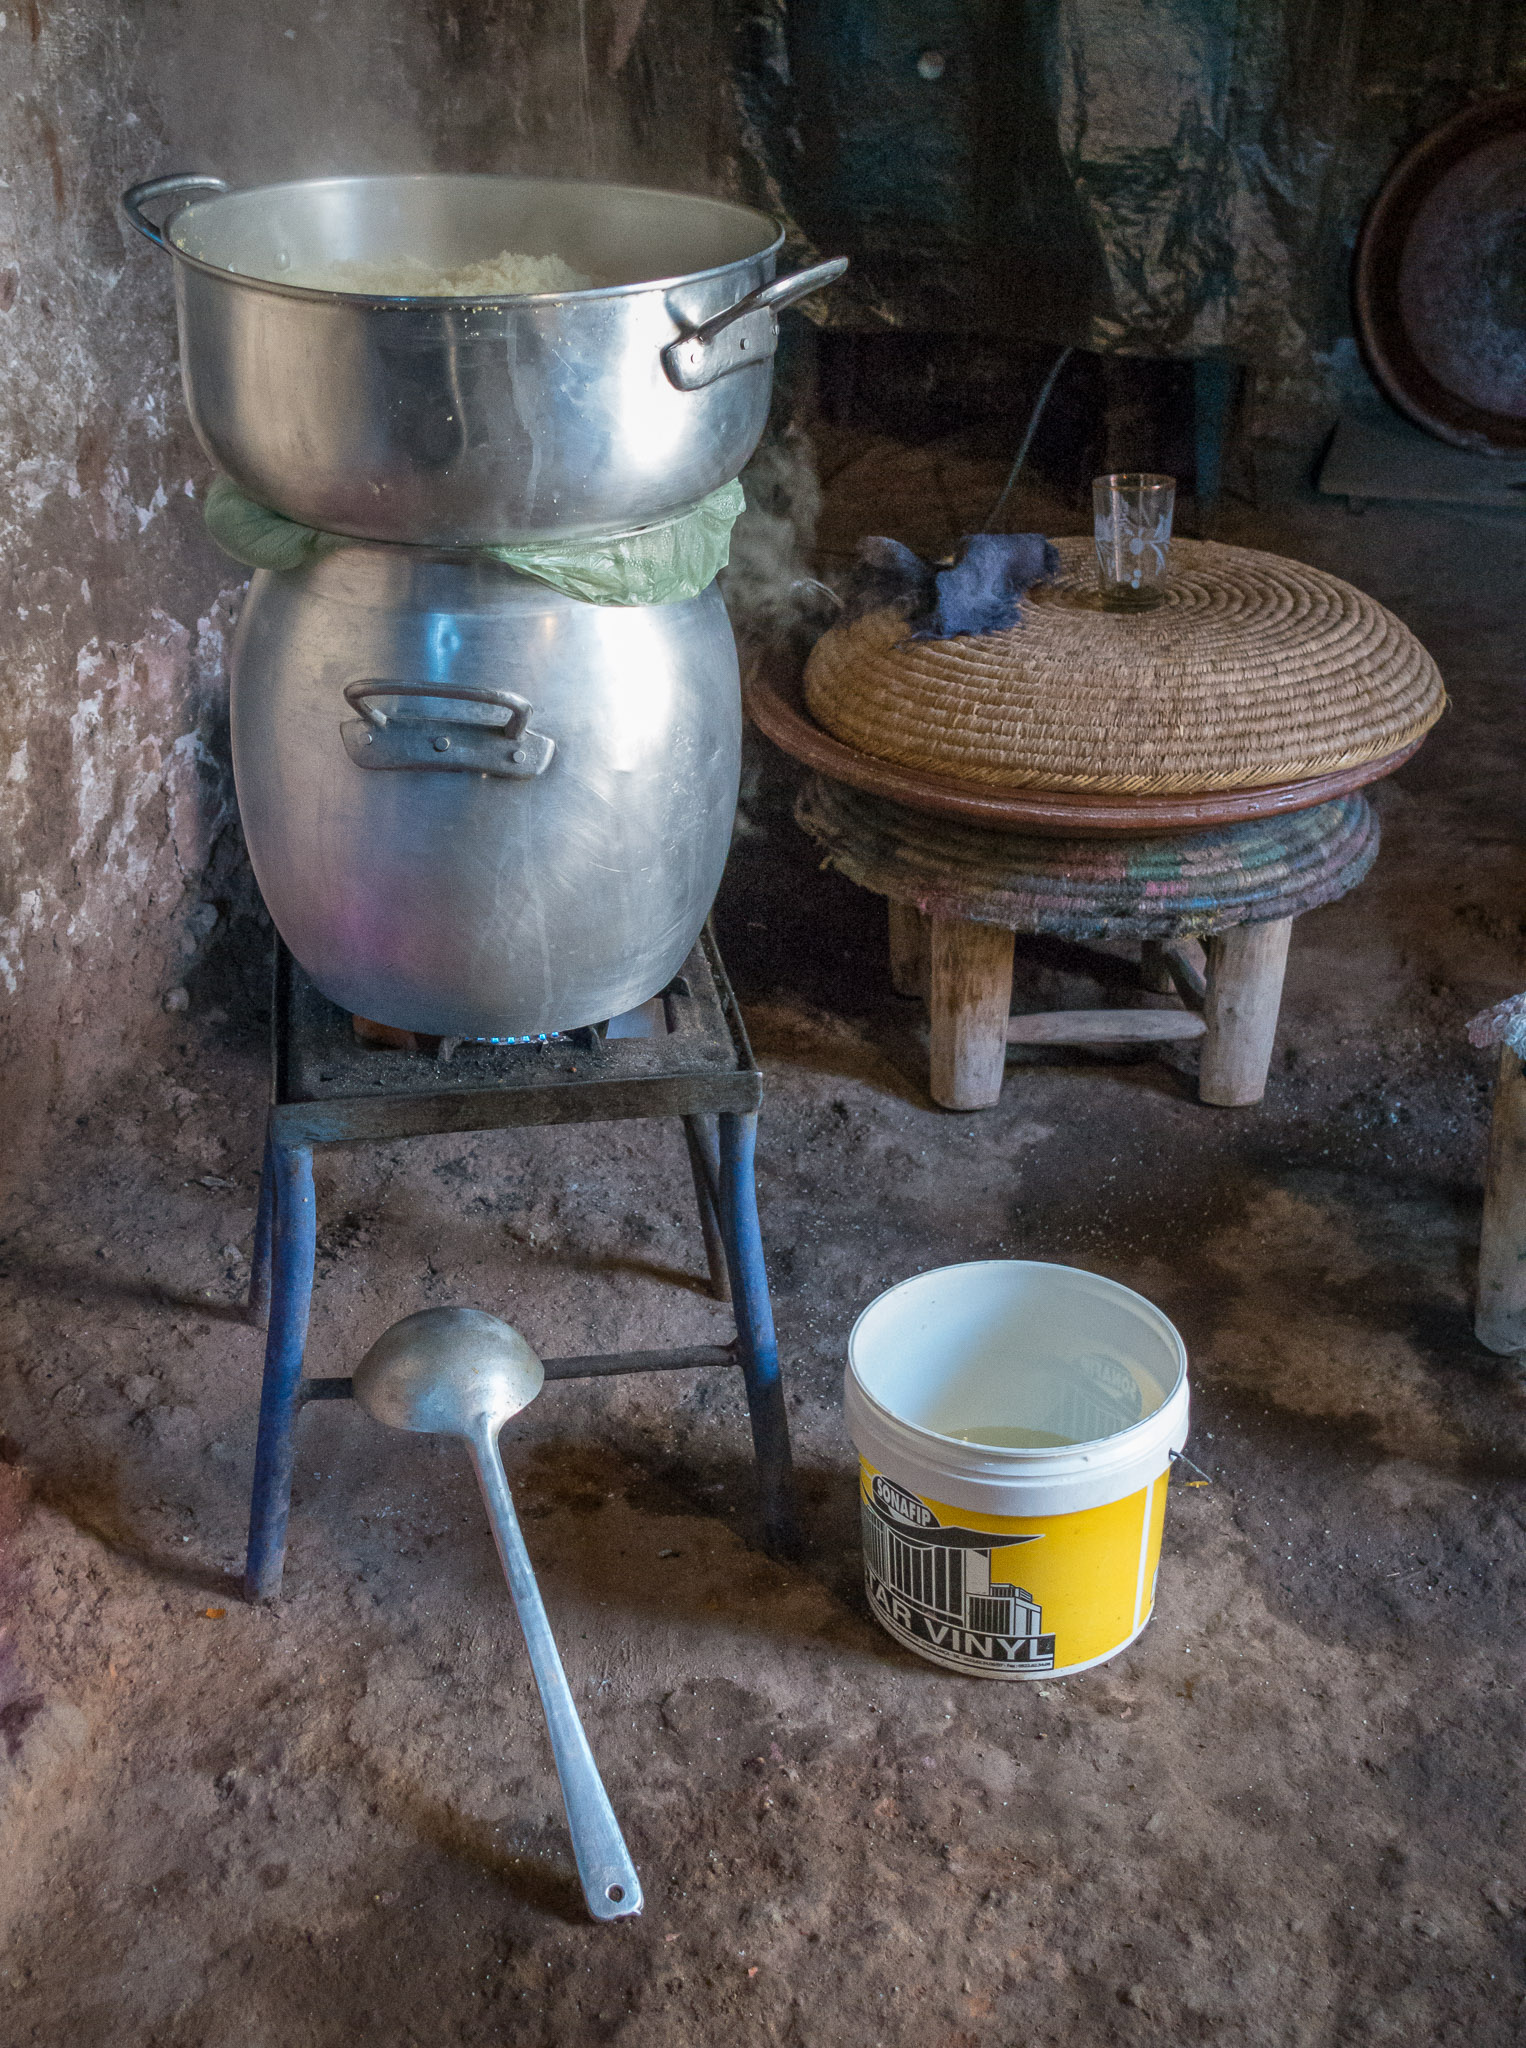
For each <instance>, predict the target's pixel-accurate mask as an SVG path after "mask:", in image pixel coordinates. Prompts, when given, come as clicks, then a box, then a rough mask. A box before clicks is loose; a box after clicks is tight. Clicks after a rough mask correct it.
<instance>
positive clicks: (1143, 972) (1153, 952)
mask: <svg viewBox="0 0 1526 2048" xmlns="http://www.w3.org/2000/svg"><path fill="white" fill-rule="evenodd" d="M1139 986H1140V987H1141V988H1146V989H1148V990H1149V991H1150V994H1151V995H1152V996H1174V995H1175V994H1176V983H1175V982H1174V981H1173V980H1172V979H1171V969H1170V968H1169V967H1168V966H1167V964H1166V949H1165V947H1164V946H1163V945H1162V944H1161V942H1160V940H1159V939H1146V940H1145V941H1144V943H1143V944H1142V945H1141V946H1140V948H1139Z"/></svg>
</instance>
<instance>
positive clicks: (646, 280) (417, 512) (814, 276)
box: [122, 176, 847, 547]
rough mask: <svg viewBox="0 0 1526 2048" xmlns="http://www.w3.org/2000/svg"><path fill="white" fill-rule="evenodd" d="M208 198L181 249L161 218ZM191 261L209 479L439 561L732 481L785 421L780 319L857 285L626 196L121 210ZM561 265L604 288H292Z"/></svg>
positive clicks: (526, 190) (758, 229) (442, 195)
mask: <svg viewBox="0 0 1526 2048" xmlns="http://www.w3.org/2000/svg"><path fill="white" fill-rule="evenodd" d="M190 192H200V193H201V194H202V196H201V197H200V198H198V199H195V200H194V201H192V202H191V203H190V204H185V203H182V204H181V205H180V206H179V207H178V209H176V210H172V211H171V213H170V215H169V217H168V221H167V224H166V225H165V227H164V228H163V229H162V230H161V228H159V227H157V226H155V225H154V223H153V221H152V220H151V219H150V218H149V217H148V215H147V214H145V212H144V211H143V209H144V207H145V205H146V204H148V203H149V202H150V201H153V200H164V199H169V198H172V197H173V198H176V199H179V200H181V201H182V202H183V201H184V200H185V196H186V194H187V193H190ZM122 206H123V210H124V212H125V214H126V216H127V218H128V220H129V221H131V223H132V225H133V226H134V227H135V228H137V229H138V230H139V231H140V232H141V233H142V234H144V235H146V236H148V238H149V240H150V241H152V242H154V243H155V244H156V245H157V246H158V247H160V248H162V249H167V250H168V251H169V253H170V255H171V256H172V257H173V258H174V263H175V298H176V304H177V307H178V311H179V321H180V366H181V372H182V375H183V377H184V381H185V395H186V403H187V405H188V406H189V407H190V413H191V421H192V424H193V425H194V427H195V429H196V434H197V437H198V439H199V440H200V442H201V444H202V446H203V447H204V448H205V449H206V451H207V453H208V455H210V456H211V458H212V460H213V461H214V462H215V463H217V464H218V466H219V467H220V468H222V469H224V470H226V471H227V473H228V474H229V476H231V477H232V478H233V480H234V482H235V483H237V484H238V485H239V486H240V487H241V488H242V489H243V490H244V491H246V492H247V493H248V495H249V496H250V497H251V498H254V499H255V500H256V501H257V502H258V503H260V504H262V505H268V506H270V507H271V508H272V509H273V510H275V511H277V512H284V513H285V514H286V515H287V517H288V518H291V519H298V520H301V521H302V522H303V523H304V524H306V525H309V526H317V527H322V528H324V529H326V530H327V531H328V532H331V533H347V534H356V535H360V536H362V537H363V538H366V539H370V540H390V541H412V542H418V543H423V544H425V545H427V546H434V547H470V546H478V545H482V544H491V543H492V542H495V541H498V542H511V541H519V540H530V539H541V538H549V537H552V536H576V535H581V534H591V533H599V532H619V531H627V530H629V529H631V528H634V527H639V526H643V525H647V524H650V523H651V522H652V521H654V520H658V519H664V518H667V517H669V516H670V515H672V514H674V513H676V512H681V511H686V510H687V509H688V508H689V507H690V506H693V505H696V504H698V503H699V501H700V499H701V498H703V497H704V496H705V495H706V494H707V493H708V492H710V491H713V490H715V489H716V488H717V487H718V486H719V485H721V484H724V483H729V482H730V481H731V479H732V478H733V477H734V476H736V475H737V474H738V472H739V471H740V470H741V468H742V466H743V464H744V463H745V462H746V461H747V458H748V457H749V456H750V455H751V453H752V451H753V449H754V448H755V447H756V446H757V443H758V437H759V435H760V434H761V433H762V431H763V425H764V422H765V420H766V419H767V416H768V402H769V395H770V390H771V385H772V377H773V363H772V358H773V353H774V347H775V343H776V341H777V338H778V318H777V316H778V312H779V309H780V308H781V307H783V306H785V305H788V304H789V303H790V302H791V301H792V300H794V299H797V298H801V297H803V296H804V295H805V294H806V293H807V292H810V291H814V290H816V289H817V288H818V287H819V286H821V285H823V284H826V283H829V282H830V281H831V279H832V278H834V277H837V276H839V275H840V274H841V272H842V271H843V270H844V269H845V268H846V267H847V266H846V262H845V261H843V260H837V261H834V262H832V263H823V264H818V265H817V266H815V268H813V269H811V270H807V271H802V272H800V273H799V274H798V275H796V276H794V277H789V278H783V279H779V280H777V281H771V280H773V279H774V261H775V256H776V252H777V251H778V248H779V244H780V241H781V239H782V237H781V234H780V231H779V228H778V226H777V224H776V223H775V222H774V221H773V220H772V219H770V217H769V216H768V215H767V214H763V213H756V212H754V211H753V210H752V209H751V208H750V207H745V206H731V205H727V204H725V203H723V202H721V201H719V200H714V199H698V198H692V197H685V196H683V195H680V194H677V193H671V192H648V191H643V190H641V189H640V188H638V187H636V186H630V185H597V184H587V183H576V182H572V181H561V180H543V179H533V178H499V177H444V176H418V177H385V178H322V179H313V180H309V181H305V182H302V183H296V184H289V185H264V186H258V187H255V188H253V189H251V190H249V191H244V192H230V191H229V190H228V189H227V187H226V186H225V185H224V184H223V183H222V181H221V180H220V179H217V178H201V177H192V176H180V177H173V178H155V179H152V180H150V181H149V182H148V183H147V184H144V185H135V186H134V187H133V188H132V189H131V191H129V192H127V193H125V194H124V195H123V200H122ZM505 249H508V250H512V251H514V252H515V253H518V254H522V255H542V256H543V255H557V256H561V257H563V258H564V259H565V260H566V261H567V262H568V263H570V264H571V265H572V266H573V268H574V269H576V270H578V271H581V272H582V273H583V274H584V275H588V276H592V277H594V278H595V279H596V280H597V281H598V282H597V285H596V287H595V288H594V289H593V290H589V291H574V292H560V293H543V294H539V295H535V296H529V297H517V298H505V297H498V298H491V297H490V298H483V299H480V300H479V299H472V300H466V299H441V298H404V297H398V298H381V297H375V296H369V295H366V294H362V293H352V292H342V291H318V290H311V289H305V288H300V287H298V286H296V285H290V284H284V283H282V282H280V281H279V280H280V278H281V275H282V273H283V272H285V271H288V270H290V271H293V272H296V273H299V274H300V273H301V272H302V271H304V270H308V271H309V272H310V271H311V270H312V269H313V268H315V267H321V266H324V265H326V264H328V263H331V262H333V261H335V260H357V259H358V260H362V261H366V262H383V261H386V260H387V259H389V258H395V257H397V256H398V255H400V254H412V255H415V256H419V257H422V258H424V259H426V260H428V261H430V262H436V261H437V262H438V264H439V267H440V269H441V270H442V271H449V270H452V269H455V268H457V267H459V266H462V265H464V264H468V263H472V262H475V261H477V260H479V259H481V258H483V257H489V256H495V255H498V254H499V253H500V252H501V251H503V250H505Z"/></svg>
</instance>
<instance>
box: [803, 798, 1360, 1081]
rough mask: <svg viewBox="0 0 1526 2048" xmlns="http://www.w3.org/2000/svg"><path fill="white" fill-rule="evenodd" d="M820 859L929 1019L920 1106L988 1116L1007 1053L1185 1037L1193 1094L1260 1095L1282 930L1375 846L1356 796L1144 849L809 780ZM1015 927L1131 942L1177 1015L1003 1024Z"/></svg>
mask: <svg viewBox="0 0 1526 2048" xmlns="http://www.w3.org/2000/svg"><path fill="white" fill-rule="evenodd" d="M795 816H796V819H797V821H798V822H799V824H800V825H801V826H802V827H803V828H804V830H805V831H806V832H808V833H809V834H810V836H811V837H812V838H813V839H814V840H816V842H817V843H818V844H819V845H820V846H821V848H822V849H823V851H824V853H825V855H826V859H827V862H828V863H829V864H830V865H831V866H833V867H835V868H837V869H838V870H839V871H840V872H841V873H842V874H844V875H846V876H847V877H848V879H849V880H850V881H853V882H856V883H858V884H859V885H860V887H862V888H865V889H871V890H873V891H874V892H875V893H876V894H878V895H881V896H884V897H886V898H888V900H889V906H890V974H891V981H892V983H893V985H894V986H895V988H896V989H897V990H898V991H899V992H900V993H901V994H903V995H919V996H921V997H922V998H923V1000H924V1001H925V1002H926V1003H927V1006H928V1011H929V1015H930V1021H931V1027H932V1030H931V1075H930V1079H929V1084H928V1085H929V1089H930V1092H931V1094H932V1097H933V1100H934V1101H935V1102H937V1103H939V1104H941V1105H942V1107H943V1108H945V1109H960V1110H968V1109H988V1108H990V1107H991V1106H992V1105H993V1104H994V1103H995V1102H997V1101H998V1100H999V1099H1000V1095H1001V1084H1002V1076H1003V1071H1004V1067H1005V1062H1006V1054H1007V1047H1008V1046H1009V1045H1013V1044H1024V1045H1036V1044H1037V1045H1063V1044H1072V1045H1096V1044H1104V1043H1113V1044H1116V1043H1119V1042H1124V1041H1135V1042H1138V1041H1152V1040H1153V1041H1157V1042H1158V1041H1162V1040H1169V1039H1188V1038H1200V1039H1201V1040H1202V1047H1203V1051H1202V1064H1201V1068H1200V1072H1199V1080H1198V1094H1199V1098H1200V1099H1201V1100H1202V1101H1204V1102H1209V1103H1216V1104H1221V1105H1224V1106H1226V1107H1238V1106H1242V1105H1245V1104H1249V1103H1253V1102H1259V1101H1260V1100H1261V1098H1262V1096H1263V1094H1264V1093H1265V1092H1266V1076H1267V1069H1268V1067H1269V1066H1270V1063H1271V1056H1272V1040H1273V1037H1274V1035H1275V1033H1276V1029H1277V1012H1278V1009H1279V1007H1280V1004H1281V1000H1282V976H1283V968H1284V965H1285V963H1286V960H1287V951H1288V939H1289V937H1290V935H1291V933H1292V929H1293V920H1294V918H1296V917H1299V916H1301V915H1302V914H1303V912H1304V911H1306V910H1313V909H1315V908H1316V907H1317V906H1318V905H1319V904H1321V903H1333V902H1334V901H1335V900H1336V898H1337V897H1340V896H1344V895H1345V893H1346V891H1347V890H1348V889H1352V888H1354V887H1355V886H1356V884H1357V883H1358V882H1359V881H1361V880H1362V878H1363V876H1364V875H1365V874H1366V873H1367V870H1368V869H1369V868H1370V867H1371V866H1372V863H1373V861H1374V860H1375V859H1376V857H1377V851H1378V824H1377V819H1376V818H1375V817H1374V815H1373V812H1372V809H1371V807H1370V805H1369V804H1368V802H1367V800H1366V798H1365V797H1363V796H1361V795H1360V794H1356V793H1353V794H1352V795H1349V796H1345V797H1342V798H1340V799H1338V800H1337V801H1335V802H1332V803H1324V804H1318V805H1316V806H1314V807H1313V808H1312V809H1310V810H1306V811H1298V812H1295V813H1293V814H1292V815H1290V816H1281V817H1273V818H1265V819H1253V820H1251V821H1249V822H1247V823H1243V824H1236V825H1226V826H1222V827H1219V828H1218V829H1216V830H1213V831H1208V832H1192V833H1185V834H1177V835H1173V836H1171V837H1160V838H1154V839H1130V840H1120V839H1118V838H1072V839H1057V838H1039V837H1035V836H1031V835H1029V834H1025V833H1018V832H1006V831H1000V830H995V829H992V828H990V827H987V826H981V825H969V824H964V823H962V822H960V821H959V820H957V819H952V818H947V817H937V816H934V815H932V814H931V813H928V812H925V811H919V810H911V809H909V808H907V807H906V806H905V805H902V804H897V803H893V802H891V801H889V800H888V799H886V798H884V797H878V796H872V795H869V794H867V793H865V792H863V791H861V790H857V789H850V788H848V787H847V786H846V785H845V784H842V783H838V782H832V781H828V780H827V779H826V778H825V777H824V776H820V775H813V776H812V777H810V779H809V780H808V781H807V782H806V783H805V785H804V786H803V788H802V789H801V791H800V794H799V796H798V798H797V800H796V804H795ZM1017 932H1032V933H1044V934H1048V935H1051V936H1054V937H1058V938H1064V939H1077V940H1085V939H1091V940H1097V939H1137V940H1139V941H1140V942H1141V951H1142V961H1141V966H1142V975H1143V984H1144V986H1145V987H1146V988H1148V989H1151V990H1153V991H1156V992H1165V991H1169V990H1171V989H1173V988H1174V989H1175V991H1176V993H1177V994H1178V995H1179V996H1180V997H1181V998H1182V1001H1183V1003H1184V1004H1185V1005H1186V1006H1187V1007H1186V1008H1185V1009H1183V1010H1168V1009H1137V1010H1127V1009H1117V1010H1056V1011H1047V1012H1042V1013H1039V1014H1036V1015H1029V1016H1017V1017H1013V1016H1010V1015H1009V1012H1010V1010H1011V1007H1012V961H1013V938H1014V934H1015V933H1017Z"/></svg>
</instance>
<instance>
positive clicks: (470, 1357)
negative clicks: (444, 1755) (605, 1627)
mask: <svg viewBox="0 0 1526 2048" xmlns="http://www.w3.org/2000/svg"><path fill="white" fill-rule="evenodd" d="M545 1380H546V1372H545V1367H544V1366H543V1365H542V1364H541V1362H540V1360H539V1359H538V1358H537V1357H536V1355H535V1353H534V1352H533V1351H532V1350H531V1349H530V1346H529V1345H528V1344H527V1343H526V1342H525V1340H524V1338H523V1337H522V1336H521V1335H520V1334H519V1332H518V1330H516V1329H513V1328H511V1327H510V1325H509V1324H508V1323H503V1322H500V1321H499V1320H498V1318H497V1316H490V1315H488V1314H486V1313H485V1311H483V1310H482V1309H477V1308H426V1309H422V1310H421V1311H420V1312H419V1313H418V1314H417V1315H412V1316H405V1317H404V1318H403V1320H402V1321H401V1322H400V1323H394V1324H393V1325H392V1327H391V1329H390V1330H387V1331H385V1332H384V1333H383V1334H382V1335H381V1336H380V1337H378V1338H377V1340H376V1342H375V1343H374V1344H373V1345H372V1346H371V1349H370V1350H369V1351H368V1352H367V1353H366V1355H365V1357H364V1358H363V1359H362V1360H361V1362H360V1364H359V1366H358V1367H357V1368H356V1372H355V1380H354V1390H355V1399H356V1400H357V1401H358V1402H359V1403H360V1405H361V1407H362V1408H364V1409H365V1410H366V1412H367V1414H369V1415H374V1416H375V1417H376V1420H377V1421H378V1422H385V1423H386V1424H388V1426H389V1427H390V1428H392V1429H411V1430H416V1431H419V1432H421V1433H424V1434H433V1435H440V1436H459V1437H463V1438H465V1440H466V1443H467V1445H468V1447H469V1449H470V1451H471V1454H472V1463H473V1465H475V1467H476V1469H477V1483H478V1485H479V1486H480V1487H481V1488H482V1498H483V1500H484V1502H485V1503H486V1505H487V1513H488V1520H489V1522H490V1523H491V1524H492V1528H493V1539H494V1541H495V1542H496V1543H497V1545H498V1555H499V1557H500V1559H501V1560H502V1562H503V1571H504V1577H505V1578H506V1579H507V1580H508V1582H509V1591H510V1593H511V1594H512V1595H513V1597H514V1606H515V1609H516V1610H517V1612H518V1614H519V1625H520V1627H521V1628H522V1629H523V1630H524V1634H525V1646H526V1648H527V1649H528V1650H529V1652H530V1667H531V1669H532V1670H533V1671H534V1673H535V1683H536V1685H537V1687H538V1688H539V1690H540V1699H541V1706H542V1708H543V1709H544V1711H545V1715H546V1731H547V1733H548V1734H549V1735H550V1737H551V1750H552V1754H553V1755H554V1757H555V1758H556V1774H557V1777H558V1778H559V1779H560V1780H561V1786H562V1800H563V1803H564V1805H565V1806H566V1809H567V1827H568V1831H569V1832H570V1834H571V1836H572V1852H573V1854H574V1856H575V1857H576V1858H577V1865H578V1877H579V1879H580V1880H581V1882H582V1886H583V1896H584V1897H585V1898H586V1899H587V1901H588V1910H589V1912H590V1913H592V1915H593V1917H594V1918H595V1919H596V1920H624V1919H627V1918H629V1916H630V1915H632V1914H634V1913H639V1912H640V1911H641V1906H642V1898H641V1880H640V1879H639V1878H638V1877H637V1875H636V1866H635V1864H634V1863H633V1862H632V1861H631V1855H630V1851H629V1850H628V1849H627V1848H626V1846H625V1839H624V1837H623V1836H622V1835H621V1833H620V1823H619V1822H618V1821H617V1820H616V1819H615V1811H614V1808H613V1807H612V1806H611V1805H610V1803H609V1795H608V1793H607V1792H606V1791H605V1790H604V1781H603V1779H602V1778H600V1776H599V1767H598V1765H597V1764H596V1763H595V1762H594V1760H593V1751H592V1750H591V1749H590V1748H589V1747H588V1737H587V1736H586V1735H585V1734H584V1733H583V1724H582V1722H581V1721H580V1720H579V1719H578V1710H577V1708H576V1707H575V1706H574V1705H573V1702H572V1691H571V1688H570V1687H569V1686H568V1684H567V1674H566V1673H565V1672H564V1671H563V1669H562V1660H561V1658H560V1656H559V1655H558V1654H557V1648H556V1641H555V1638H554V1637H553V1636H552V1633H551V1624H550V1622H549V1621H548V1620H547V1619H546V1610H545V1607H544V1605H543V1604H542V1601H541V1597H540V1588H539V1586H538V1585H537V1584H536V1582H535V1572H534V1568H533V1567H532V1565H531V1563H530V1554H529V1552H528V1551H527V1550H526V1549H525V1539H524V1537H523V1535H522V1534H521V1533H520V1528H519V1517H518V1516H517V1515H516V1514H515V1512H514V1502H513V1498H512V1496H511V1495H510V1493H509V1482H508V1479H507V1478H506V1477H505V1474H504V1469H503V1460H502V1458H501V1457H500V1456H499V1454H498V1432H499V1431H500V1430H501V1429H502V1428H503V1426H504V1424H505V1423H506V1422H507V1421H508V1420H509V1419H510V1417H511V1416H515V1415H517V1414H518V1413H519V1412H520V1410H521V1409H522V1408H527V1407H528V1406H529V1405H530V1403H531V1402H532V1401H533V1400H534V1399H535V1397H536V1395H537V1394H538V1393H539V1392H540V1390H541V1388H542V1386H544V1384H545Z"/></svg>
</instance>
